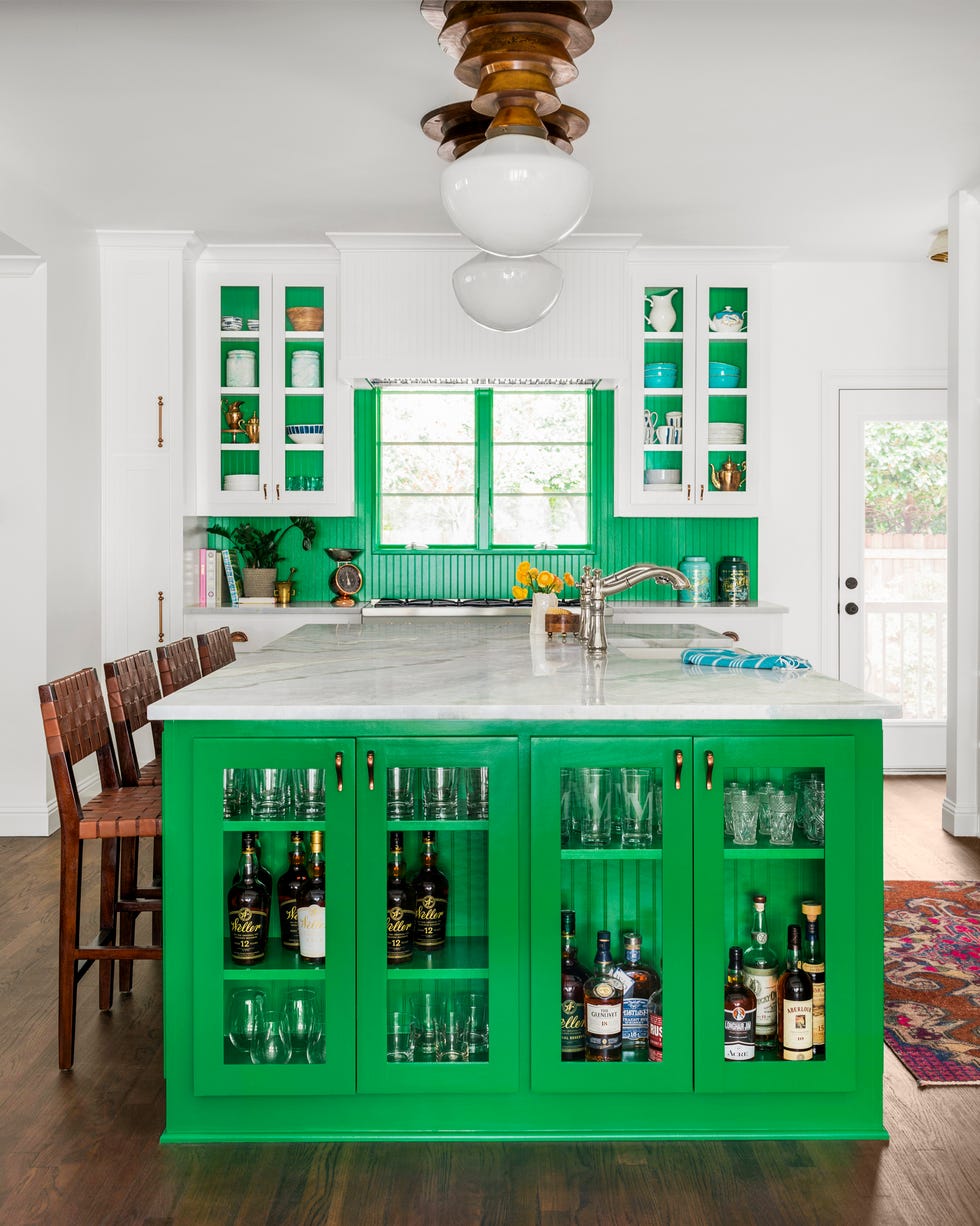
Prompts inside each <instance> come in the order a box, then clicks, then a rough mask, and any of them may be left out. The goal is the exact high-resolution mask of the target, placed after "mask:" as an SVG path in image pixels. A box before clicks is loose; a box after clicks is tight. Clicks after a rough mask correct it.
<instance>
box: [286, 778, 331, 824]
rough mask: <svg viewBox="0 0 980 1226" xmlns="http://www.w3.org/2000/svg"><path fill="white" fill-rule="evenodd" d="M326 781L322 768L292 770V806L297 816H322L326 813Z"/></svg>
mask: <svg viewBox="0 0 980 1226" xmlns="http://www.w3.org/2000/svg"><path fill="white" fill-rule="evenodd" d="M326 803H327V793H326V783H325V778H324V773H323V770H322V769H320V768H312V769H307V770H294V771H293V808H294V810H295V812H296V816H297V817H313V818H322V817H324V816H325V815H326Z"/></svg>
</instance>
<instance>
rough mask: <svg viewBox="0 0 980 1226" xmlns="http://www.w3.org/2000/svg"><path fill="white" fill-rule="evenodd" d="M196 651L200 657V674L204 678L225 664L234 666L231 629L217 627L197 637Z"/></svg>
mask: <svg viewBox="0 0 980 1226" xmlns="http://www.w3.org/2000/svg"><path fill="white" fill-rule="evenodd" d="M197 651H198V655H199V656H200V657H201V672H202V674H203V675H204V676H205V677H206V676H207V675H208V673H213V672H215V671H216V670H217V669H219V668H224V666H225V665H226V664H234V662H235V648H234V645H233V643H232V641H231V629H230V628H229V627H228V626H219V627H218V629H217V630H208V631H207V633H206V634H199V635H198V636H197Z"/></svg>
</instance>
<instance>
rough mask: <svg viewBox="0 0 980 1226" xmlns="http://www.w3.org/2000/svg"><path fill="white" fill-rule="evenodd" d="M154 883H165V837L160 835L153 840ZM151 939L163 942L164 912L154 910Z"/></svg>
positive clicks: (158, 943)
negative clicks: (162, 837)
mask: <svg viewBox="0 0 980 1226" xmlns="http://www.w3.org/2000/svg"><path fill="white" fill-rule="evenodd" d="M151 880H152V883H153V885H155V886H156V887H157V888H158V889H159V888H160V887H161V886H162V885H163V839H161V838H160V837H159V835H158V836H157V837H156V838H155V839H154V840H153V877H152V878H151ZM150 939H151V940H152V941H153V944H154V945H162V944H163V912H162V911H154V912H153V913H152V916H151V918H150Z"/></svg>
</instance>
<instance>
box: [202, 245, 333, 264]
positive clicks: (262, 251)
mask: <svg viewBox="0 0 980 1226" xmlns="http://www.w3.org/2000/svg"><path fill="white" fill-rule="evenodd" d="M200 258H201V262H202V263H205V264H210V263H219V262H222V261H224V260H229V261H234V262H236V263H238V262H241V261H251V260H268V261H271V262H278V263H282V262H284V261H286V262H289V263H291V264H295V263H303V264H308V263H316V262H318V261H319V262H323V263H329V264H335V263H336V262H337V260H338V259H339V252H338V251H337V248H336V247H335V246H331V245H329V244H327V243H316V244H314V243H208V244H207V245H206V246H205V247H204V248H203V250H202V251H201V257H200Z"/></svg>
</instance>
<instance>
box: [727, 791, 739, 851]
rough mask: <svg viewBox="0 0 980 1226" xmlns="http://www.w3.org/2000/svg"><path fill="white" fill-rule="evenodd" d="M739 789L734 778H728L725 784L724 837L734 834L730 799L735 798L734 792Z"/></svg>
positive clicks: (730, 836) (731, 836)
mask: <svg viewBox="0 0 980 1226" xmlns="http://www.w3.org/2000/svg"><path fill="white" fill-rule="evenodd" d="M739 791H741V787H740V785H739V784H738V782H737V781H736V780H734V779H729V781H728V782H727V783H726V784H725V837H726V838H728V839H730V838H733V837H734V835H735V831H734V829H733V827H732V801H733V800H734V798H735V793H736V792H739Z"/></svg>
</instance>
